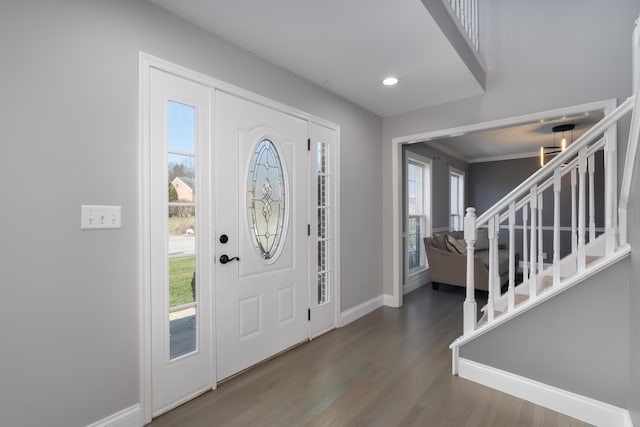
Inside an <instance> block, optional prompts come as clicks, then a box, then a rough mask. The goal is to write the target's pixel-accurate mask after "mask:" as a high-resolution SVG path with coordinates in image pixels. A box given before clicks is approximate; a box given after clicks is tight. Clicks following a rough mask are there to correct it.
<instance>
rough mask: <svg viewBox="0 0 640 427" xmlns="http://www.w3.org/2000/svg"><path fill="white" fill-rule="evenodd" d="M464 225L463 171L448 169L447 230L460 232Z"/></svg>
mask: <svg viewBox="0 0 640 427" xmlns="http://www.w3.org/2000/svg"><path fill="white" fill-rule="evenodd" d="M463 223H464V171H461V170H459V169H455V168H452V167H450V168H449V230H451V231H460V230H462V228H463Z"/></svg>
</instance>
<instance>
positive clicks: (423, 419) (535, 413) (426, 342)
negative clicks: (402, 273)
mask: <svg viewBox="0 0 640 427" xmlns="http://www.w3.org/2000/svg"><path fill="white" fill-rule="evenodd" d="M463 299H464V295H463V289H462V288H454V287H449V286H445V285H442V286H440V290H438V291H434V290H432V289H431V286H423V287H422V288H419V289H417V290H415V291H414V292H412V293H410V294H408V295H406V296H405V305H404V307H403V308H402V309H400V310H398V309H393V308H389V307H383V308H381V309H378V310H376V311H375V312H373V313H371V314H369V315H367V316H365V317H363V318H361V319H358V320H357V321H356V322H353V323H351V324H349V325H348V326H346V327H344V328H341V329H337V330H335V331H333V332H330V333H328V334H326V335H324V336H321V337H319V338H317V339H316V340H314V341H311V342H309V343H307V344H304V345H302V346H300V347H298V348H296V349H294V350H291V351H290V352H288V353H285V354H283V355H281V356H279V357H277V358H275V359H273V360H270V361H269V362H266V363H264V364H262V365H260V366H257V367H256V368H254V369H252V370H250V371H248V372H246V373H244V374H242V375H240V376H238V377H236V378H234V379H232V380H230V381H228V382H226V383H224V384H222V385H221V386H220V387H219V388H218V389H217V390H215V391H212V392H208V393H206V394H204V395H202V396H200V397H198V398H196V399H194V400H192V401H190V402H188V403H186V404H184V405H182V406H180V407H178V408H176V409H174V410H173V411H171V412H168V413H167V414H164V415H162V416H160V417H158V418H157V419H155V420H154V421H153V422H152V423H151V424H150V425H151V426H153V427H162V426H166V427H168V426H184V427H197V426H380V427H382V426H385V427H386V426H434V427H439V426H452V427H458V426H460V427H463V426H464V427H471V426H491V427H500V426H509V427H512V426H522V427H525V426H526V427H529V426H585V425H587V424H584V423H582V422H580V421H577V420H574V419H572V418H569V417H567V416H565V415H562V414H559V413H557V412H554V411H550V410H548V409H545V408H543V407H540V406H537V405H534V404H532V403H529V402H526V401H523V400H521V399H517V398H515V397H512V396H510V395H507V394H504V393H501V392H498V391H495V390H492V389H489V388H487V387H483V386H481V385H478V384H476V383H473V382H470V381H467V380H464V379H461V378H458V377H454V376H452V375H451V352H450V350H449V348H448V345H449V344H450V343H451V342H452V341H453V340H454V339H455V338H457V337H458V336H459V335H460V333H461V330H462V304H461V303H462V301H463Z"/></svg>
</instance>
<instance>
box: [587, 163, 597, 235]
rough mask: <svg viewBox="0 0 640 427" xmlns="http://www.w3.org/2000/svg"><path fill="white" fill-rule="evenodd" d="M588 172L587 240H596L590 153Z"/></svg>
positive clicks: (592, 169)
mask: <svg viewBox="0 0 640 427" xmlns="http://www.w3.org/2000/svg"><path fill="white" fill-rule="evenodd" d="M587 171H588V172H589V242H593V241H594V240H596V201H595V188H594V187H593V186H594V183H595V171H596V163H595V156H594V155H593V154H592V155H590V156H589V159H588V161H587Z"/></svg>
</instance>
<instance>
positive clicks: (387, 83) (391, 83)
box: [382, 77, 398, 86]
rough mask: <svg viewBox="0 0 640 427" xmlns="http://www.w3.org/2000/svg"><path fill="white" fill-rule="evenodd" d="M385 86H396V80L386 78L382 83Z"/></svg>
mask: <svg viewBox="0 0 640 427" xmlns="http://www.w3.org/2000/svg"><path fill="white" fill-rule="evenodd" d="M382 84H383V85H385V86H395V85H397V84H398V79H397V78H395V77H387V78H385V79H384V80H383V81H382Z"/></svg>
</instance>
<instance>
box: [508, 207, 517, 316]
mask: <svg viewBox="0 0 640 427" xmlns="http://www.w3.org/2000/svg"><path fill="white" fill-rule="evenodd" d="M515 223H516V202H515V200H512V201H511V203H509V290H508V291H507V304H508V308H509V311H513V309H514V308H515V282H516V266H515V262H516V254H515V252H516V248H515V246H516V236H515Z"/></svg>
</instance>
